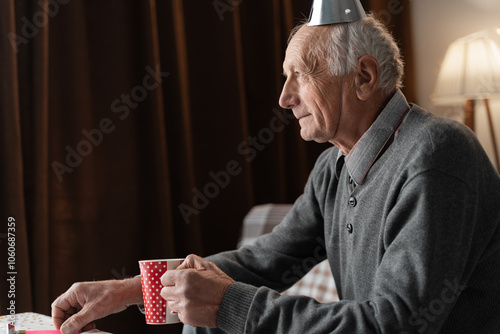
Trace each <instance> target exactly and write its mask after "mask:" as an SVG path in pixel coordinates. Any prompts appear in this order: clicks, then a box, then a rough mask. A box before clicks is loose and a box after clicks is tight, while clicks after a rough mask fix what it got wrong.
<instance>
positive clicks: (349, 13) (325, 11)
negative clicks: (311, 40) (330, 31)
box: [307, 0, 366, 26]
mask: <svg viewBox="0 0 500 334" xmlns="http://www.w3.org/2000/svg"><path fill="white" fill-rule="evenodd" d="M364 17H366V13H365V10H364V9H363V6H362V5H361V3H360V2H359V0H314V2H313V5H312V8H311V14H310V15H309V21H308V22H307V25H308V26H320V25H324V24H333V23H345V22H352V21H357V20H361V19H362V18H364Z"/></svg>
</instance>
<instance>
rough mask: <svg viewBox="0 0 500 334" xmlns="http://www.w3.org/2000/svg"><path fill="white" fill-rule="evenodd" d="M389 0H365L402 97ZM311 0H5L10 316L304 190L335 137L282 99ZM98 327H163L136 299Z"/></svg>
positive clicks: (403, 40) (402, 30) (42, 308)
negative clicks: (379, 23) (311, 130)
mask: <svg viewBox="0 0 500 334" xmlns="http://www.w3.org/2000/svg"><path fill="white" fill-rule="evenodd" d="M398 4H399V6H395V3H394V1H387V0H386V1H384V0H370V1H364V2H363V5H364V6H365V8H366V9H367V10H373V11H374V12H376V13H378V15H380V16H381V17H382V18H383V19H385V20H386V23H387V24H388V25H389V26H390V28H391V29H392V31H393V32H394V34H395V35H396V38H397V39H398V41H399V43H400V45H401V46H402V49H403V52H404V55H405V59H406V68H407V70H406V72H407V75H406V79H405V93H406V94H407V96H409V97H410V99H411V97H412V96H413V83H412V58H411V47H412V46H411V29H410V22H409V18H410V15H409V4H408V2H403V3H399V2H398ZM310 5H311V4H310V3H309V2H308V1H299V0H273V1H257V2H256V1H244V0H213V1H207V2H191V1H182V0H168V1H156V0H143V1H134V2H132V1H121V0H110V1H98V0H19V1H14V0H5V1H2V2H0V34H1V35H2V36H6V37H7V38H3V39H2V42H1V43H2V44H1V47H0V77H1V78H2V80H1V83H0V121H1V122H0V127H1V128H0V130H1V131H0V136H1V137H2V138H1V143H0V158H1V159H2V162H3V163H2V164H0V185H1V186H2V198H1V201H0V213H1V217H0V219H1V220H2V223H1V226H2V229H1V230H0V248H1V252H2V255H1V261H2V263H1V268H2V274H1V275H0V276H1V277H0V278H1V279H2V280H4V281H5V279H7V278H8V277H7V273H8V270H7V269H8V268H7V256H5V255H6V254H7V248H8V247H7V246H8V243H7V232H8V231H7V223H8V217H13V218H15V223H16V271H17V274H16V311H17V312H25V311H34V312H40V313H44V314H50V303H51V302H52V300H53V299H54V298H56V297H57V296H58V295H59V294H60V293H62V292H64V291H65V290H67V289H68V288H69V287H70V285H71V284H72V283H73V282H76V281H85V280H100V279H121V278H126V277H131V276H134V275H136V274H137V273H138V271H139V270H138V265H137V261H138V260H141V259H147V258H169V257H180V256H186V255H187V254H189V253H196V254H199V255H202V256H205V255H209V254H212V253H214V252H219V251H223V250H228V249H232V248H234V247H235V246H236V244H237V241H238V237H239V234H240V229H241V222H242V219H243V217H244V215H245V214H246V213H247V212H248V210H249V209H250V208H251V207H252V206H253V205H255V204H261V203H268V202H274V203H291V202H293V201H294V200H295V198H296V197H297V196H299V195H300V194H301V192H302V190H303V187H304V185H305V182H306V180H307V177H308V174H309V172H310V170H311V169H312V167H313V165H314V162H315V159H316V157H317V156H318V155H319V154H320V153H321V151H323V150H324V149H325V148H327V147H329V144H324V145H320V144H316V143H310V142H304V141H303V140H302V139H301V138H300V135H299V126H298V124H297V123H296V121H294V120H293V119H292V117H291V113H290V112H289V111H283V110H281V108H279V106H278V98H279V95H280V93H281V87H282V85H283V81H284V79H283V77H282V61H283V58H284V55H285V49H286V42H287V39H288V34H289V32H290V30H291V29H292V27H293V26H294V25H295V24H296V23H298V22H299V21H300V20H302V19H304V18H306V17H307V16H308V14H309V9H310ZM387 13H389V14H390V17H389V16H387ZM388 17H389V19H387V18H388ZM9 303H10V300H9V299H8V298H7V293H6V292H5V293H2V295H1V296H0V306H1V307H2V310H5V309H6V306H7V305H9ZM2 314H4V311H2ZM98 327H100V328H102V329H103V330H107V331H110V332H116V333H119V332H124V333H128V332H141V333H155V332H160V331H162V328H158V327H154V326H145V325H144V320H143V318H142V316H141V315H140V314H137V311H136V310H133V309H130V310H127V311H125V312H123V313H122V314H119V315H114V316H111V317H109V318H107V319H104V320H100V321H99V322H98ZM169 328H170V329H171V330H172V331H173V332H175V331H180V326H171V327H169Z"/></svg>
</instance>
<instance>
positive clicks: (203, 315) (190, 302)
mask: <svg viewBox="0 0 500 334" xmlns="http://www.w3.org/2000/svg"><path fill="white" fill-rule="evenodd" d="M161 283H162V284H163V285H164V286H165V287H164V288H163V289H162V290H161V296H162V297H163V298H164V299H165V300H167V301H168V306H169V307H170V309H171V310H172V311H174V312H177V313H178V315H179V320H180V321H182V322H183V323H185V324H187V325H190V326H194V327H210V328H216V327H217V313H218V312H219V306H220V303H221V302H222V298H223V297H224V294H225V293H226V290H227V288H228V287H229V286H230V285H231V284H233V283H234V280H233V279H232V278H231V277H229V276H227V275H226V274H224V272H222V270H220V269H219V268H218V267H217V266H216V265H215V264H213V263H212V262H209V261H207V260H204V259H203V258H201V257H199V256H196V255H193V254H191V255H188V257H186V260H185V261H184V262H183V263H182V264H181V265H180V266H179V267H178V268H177V270H169V271H167V272H166V273H165V274H164V275H163V276H162V277H161Z"/></svg>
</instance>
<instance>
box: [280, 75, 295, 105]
mask: <svg viewBox="0 0 500 334" xmlns="http://www.w3.org/2000/svg"><path fill="white" fill-rule="evenodd" d="M279 104H280V107H281V108H283V109H292V108H294V107H296V106H297V105H298V104H299V98H298V95H297V91H296V87H295V84H294V83H293V82H292V81H291V80H290V78H288V79H287V80H286V81H285V84H284V85H283V90H282V91H281V96H280V99H279Z"/></svg>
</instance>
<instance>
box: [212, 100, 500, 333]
mask: <svg viewBox="0 0 500 334" xmlns="http://www.w3.org/2000/svg"><path fill="white" fill-rule="evenodd" d="M499 225H500V178H499V176H498V174H497V172H496V171H495V170H494V168H493V166H492V165H491V163H490V161H489V159H488V157H487V156H486V154H485V153H484V151H483V149H482V148H481V145H480V144H479V142H478V141H477V139H476V137H475V136H474V134H473V133H472V132H471V131H469V130H468V129H467V128H466V127H464V126H462V125H461V124H459V123H457V122H454V121H450V120H447V119H443V118H439V117H437V116H434V115H432V114H430V113H427V112H425V111H424V110H422V109H421V108H419V107H418V106H415V105H411V106H410V105H408V104H407V102H406V100H405V98H404V96H403V95H402V93H401V92H399V91H398V92H397V93H396V94H395V95H394V97H393V98H392V100H391V101H390V102H389V104H388V105H387V106H386V107H385V109H384V110H383V111H382V113H381V114H380V115H379V117H378V118H377V119H376V121H375V122H374V123H373V124H372V126H371V127H370V129H369V130H368V131H367V132H366V133H365V134H364V135H363V137H362V138H361V139H360V141H359V142H358V144H357V145H356V146H355V147H354V148H353V149H352V150H351V152H350V153H349V155H347V156H346V157H344V155H343V154H342V152H339V150H338V149H337V148H336V147H332V148H330V149H327V150H326V151H325V152H324V153H323V154H322V155H321V156H320V157H319V159H318V161H317V163H316V165H315V167H314V169H313V171H312V173H311V175H310V177H309V180H308V182H307V185H306V187H305V190H304V194H303V195H302V196H301V197H299V198H298V199H297V201H296V203H295V205H294V207H293V208H292V210H291V211H290V213H289V214H288V215H287V216H286V217H285V219H284V220H283V222H282V223H281V224H280V225H279V226H277V227H276V228H275V229H274V230H273V232H272V233H271V234H268V235H264V236H262V237H260V238H259V239H258V241H257V242H256V244H255V245H253V246H247V247H243V248H241V249H239V250H237V251H231V252H225V253H221V254H218V255H214V256H212V257H209V258H208V259H209V260H211V261H213V262H215V263H216V264H217V265H218V266H219V267H220V268H221V269H222V270H223V271H224V272H226V273H227V274H228V275H230V276H231V277H233V278H234V279H235V280H236V281H237V282H236V283H234V284H232V285H231V286H230V287H229V289H228V290H227V292H226V294H225V296H224V299H223V301H222V304H221V307H220V310H219V314H218V325H219V327H220V328H221V329H223V330H224V331H226V332H228V333H266V334H270V333H390V334H395V333H399V334H405V333H438V332H439V333H454V334H455V333H484V334H486V333H500V227H499ZM325 258H328V260H329V262H330V265H331V268H332V271H333V274H334V277H335V281H336V284H337V288H338V291H339V296H340V298H341V300H340V301H339V302H335V303H325V304H321V303H318V302H316V301H315V300H314V299H312V298H309V297H305V296H285V295H280V294H279V292H280V291H283V290H284V289H286V288H287V287H289V286H291V285H292V284H293V283H294V282H295V281H297V280H298V279H299V278H300V277H302V276H303V275H304V274H305V273H306V272H307V271H308V270H309V269H311V268H312V267H313V266H314V264H316V263H318V262H319V261H321V260H323V259H325Z"/></svg>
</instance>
